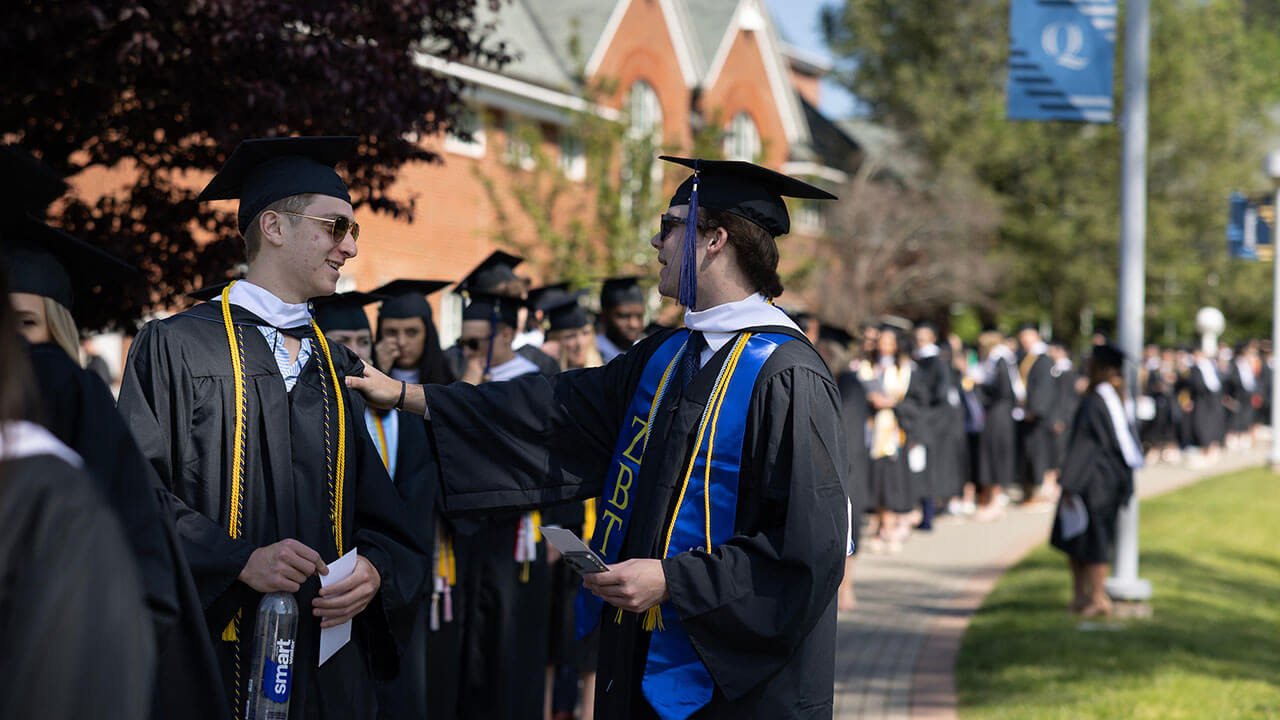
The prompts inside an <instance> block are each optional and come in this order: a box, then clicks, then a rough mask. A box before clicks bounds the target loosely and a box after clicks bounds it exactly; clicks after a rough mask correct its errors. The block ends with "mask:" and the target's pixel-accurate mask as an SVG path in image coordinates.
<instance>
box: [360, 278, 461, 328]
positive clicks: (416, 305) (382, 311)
mask: <svg viewBox="0 0 1280 720" xmlns="http://www.w3.org/2000/svg"><path fill="white" fill-rule="evenodd" d="M451 284H452V283H451V282H450V281H448V280H407V279H400V280H392V281H391V282H389V283H387V284H386V285H383V286H382V287H380V288H377V289H376V290H374V291H373V292H374V294H375V295H379V296H381V297H383V298H386V300H385V302H383V303H382V307H381V308H379V309H378V317H379V318H411V317H420V318H429V317H431V306H430V305H429V304H427V296H428V295H430V294H432V293H434V292H439V291H440V290H442V289H444V288H446V287H448V286H449V285H451Z"/></svg>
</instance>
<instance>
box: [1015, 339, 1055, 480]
mask: <svg viewBox="0 0 1280 720" xmlns="http://www.w3.org/2000/svg"><path fill="white" fill-rule="evenodd" d="M1028 362H1030V363H1031V367H1030V368H1029V369H1027V370H1026V372H1025V374H1024V378H1023V382H1024V383H1025V384H1026V386H1027V400H1026V405H1025V407H1024V408H1023V409H1024V410H1025V411H1026V416H1025V417H1024V418H1023V419H1022V420H1021V421H1020V422H1019V423H1018V482H1020V483H1022V484H1023V485H1024V486H1031V487H1037V486H1039V485H1040V484H1041V483H1043V482H1044V474H1045V472H1047V471H1048V470H1049V469H1051V468H1052V467H1053V417H1054V404H1055V402H1056V400H1057V397H1058V392H1057V388H1056V387H1055V383H1054V381H1053V376H1052V375H1051V374H1050V370H1051V369H1052V367H1053V361H1052V360H1050V359H1049V358H1048V357H1047V356H1044V355H1037V356H1036V357H1035V359H1034V360H1031V359H1030V358H1026V359H1024V360H1023V361H1022V363H1023V365H1022V367H1025V363H1028ZM1022 367H1020V368H1019V369H1022Z"/></svg>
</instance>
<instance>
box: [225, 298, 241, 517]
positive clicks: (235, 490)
mask: <svg viewBox="0 0 1280 720" xmlns="http://www.w3.org/2000/svg"><path fill="white" fill-rule="evenodd" d="M236 282H238V281H235V280H233V281H232V282H231V283H229V284H228V285H227V286H226V287H225V288H223V289H222V323H223V325H224V326H225V327H226V329H227V344H228V345H229V346H230V348H231V376H232V381H233V383H234V384H235V394H236V409H235V431H234V432H233V434H232V441H231V448H232V449H231V520H230V522H229V523H228V524H229V525H230V527H228V528H227V532H228V533H229V534H230V535H231V537H233V538H236V539H239V537H240V520H241V514H242V511H243V509H242V507H241V505H242V504H243V502H244V498H243V493H244V472H243V462H244V368H243V367H241V365H240V343H239V342H238V341H237V340H236V326H235V324H234V323H232V322H231V301H230V297H231V288H232V287H234V286H235V284H236Z"/></svg>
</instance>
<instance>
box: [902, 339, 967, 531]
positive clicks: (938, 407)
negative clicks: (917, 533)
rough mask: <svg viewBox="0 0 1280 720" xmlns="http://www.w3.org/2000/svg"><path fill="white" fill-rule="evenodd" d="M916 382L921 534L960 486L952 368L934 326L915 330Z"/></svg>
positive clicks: (930, 528) (928, 527)
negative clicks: (940, 502) (955, 452)
mask: <svg viewBox="0 0 1280 720" xmlns="http://www.w3.org/2000/svg"><path fill="white" fill-rule="evenodd" d="M911 355H912V357H913V358H914V359H915V362H916V377H915V380H916V381H918V382H919V384H920V394H919V402H920V406H919V413H920V418H919V421H918V423H917V426H918V429H917V435H918V437H919V439H920V443H921V444H922V445H924V447H925V468H924V472H923V478H922V480H923V483H922V488H921V490H920V492H919V498H918V499H919V500H920V510H921V518H920V524H919V526H917V529H919V530H925V531H928V530H932V529H933V515H934V511H935V506H934V503H935V502H937V501H938V500H939V499H945V498H949V497H951V496H952V494H953V492H954V490H955V488H956V487H957V486H958V485H959V482H958V481H957V473H958V471H959V467H958V466H957V465H956V462H955V457H954V455H953V453H952V452H951V450H952V448H951V437H950V432H951V430H952V429H953V428H954V427H955V419H956V418H955V407H954V406H952V405H951V403H950V402H949V398H950V397H951V366H950V363H949V362H948V361H947V358H946V357H945V356H944V355H943V353H942V352H941V351H940V349H939V348H938V329H937V327H935V326H934V325H933V324H932V323H920V324H918V325H916V328H915V350H914V351H913V352H912V353H911Z"/></svg>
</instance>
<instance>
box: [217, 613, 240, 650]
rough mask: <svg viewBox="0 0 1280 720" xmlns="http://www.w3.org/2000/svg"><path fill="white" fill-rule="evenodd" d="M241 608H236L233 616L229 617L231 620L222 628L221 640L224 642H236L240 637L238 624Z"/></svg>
mask: <svg viewBox="0 0 1280 720" xmlns="http://www.w3.org/2000/svg"><path fill="white" fill-rule="evenodd" d="M241 612H242V611H241V610H236V614H235V617H233V618H231V622H228V623H227V626H226V627H225V628H223V629H222V640H223V641H224V642H236V641H238V640H239V639H240V633H239V625H240V613H241Z"/></svg>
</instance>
